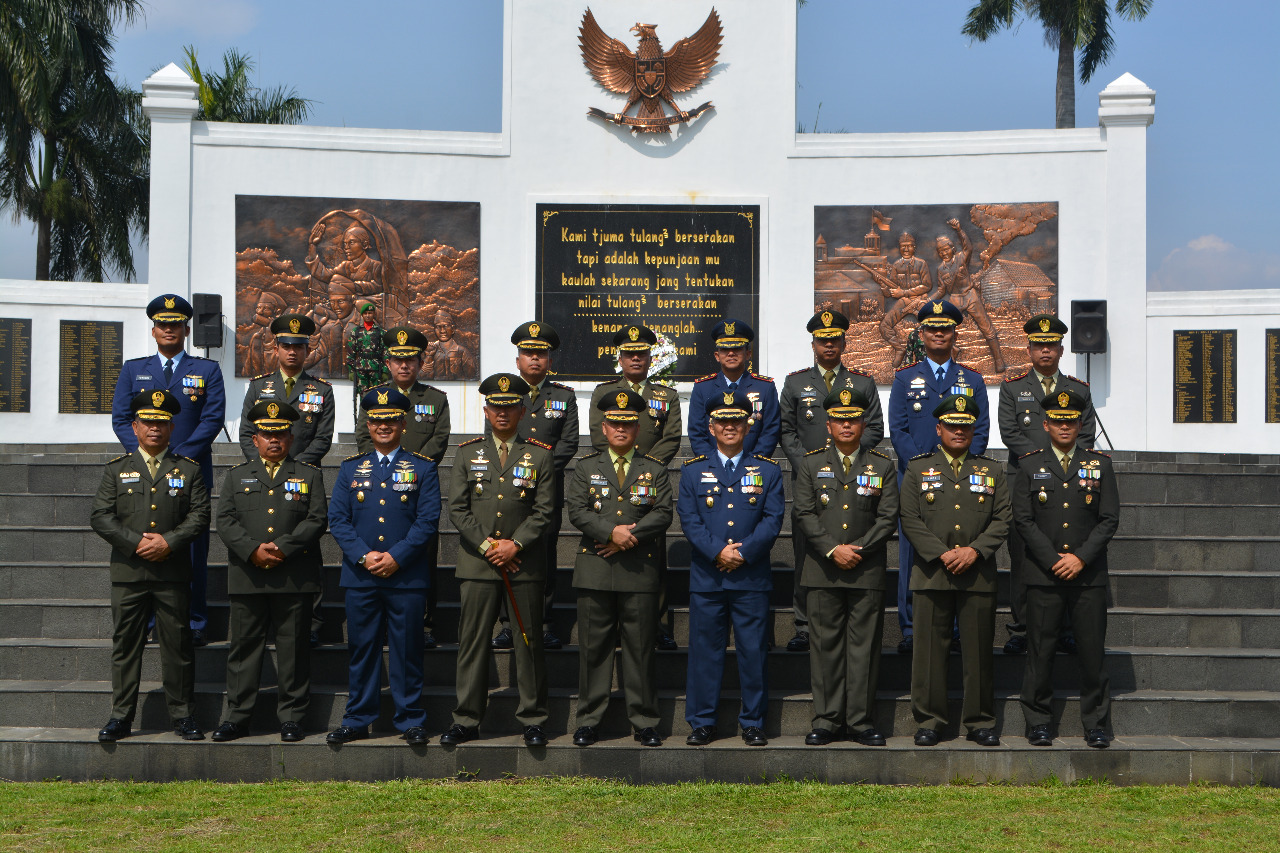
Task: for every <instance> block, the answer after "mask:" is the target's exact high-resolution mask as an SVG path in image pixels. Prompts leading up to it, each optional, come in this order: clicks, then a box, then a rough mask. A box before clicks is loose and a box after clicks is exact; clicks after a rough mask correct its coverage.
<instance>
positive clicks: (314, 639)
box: [310, 631, 320, 649]
mask: <svg viewBox="0 0 1280 853" xmlns="http://www.w3.org/2000/svg"><path fill="white" fill-rule="evenodd" d="M310 643H311V648H313V649H314V648H318V647H319V645H320V632H319V631H312V632H311V637H310Z"/></svg>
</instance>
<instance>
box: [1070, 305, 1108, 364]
mask: <svg viewBox="0 0 1280 853" xmlns="http://www.w3.org/2000/svg"><path fill="white" fill-rule="evenodd" d="M1071 351H1072V352H1079V353H1103V352H1106V351H1107V300H1105V299H1072V300H1071Z"/></svg>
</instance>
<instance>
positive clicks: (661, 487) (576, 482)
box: [565, 452, 674, 592]
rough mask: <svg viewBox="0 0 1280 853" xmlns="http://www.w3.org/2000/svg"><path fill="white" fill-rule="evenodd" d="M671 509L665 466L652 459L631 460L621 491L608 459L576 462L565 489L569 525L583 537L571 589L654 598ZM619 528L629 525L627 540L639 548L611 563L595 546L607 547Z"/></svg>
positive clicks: (635, 457)
mask: <svg viewBox="0 0 1280 853" xmlns="http://www.w3.org/2000/svg"><path fill="white" fill-rule="evenodd" d="M673 503H674V500H673V496H672V494H671V480H670V478H669V477H668V476H667V469H666V466H665V465H663V464H662V462H660V461H659V460H657V459H654V458H653V457H652V456H645V455H643V454H641V453H639V452H636V453H635V454H633V455H632V457H631V464H630V465H628V466H627V477H626V480H625V482H623V483H622V486H621V488H619V486H618V471H617V469H616V468H614V467H613V461H612V458H611V457H610V455H609V454H608V453H593V454H591V455H590V456H585V457H583V458H582V459H579V460H578V464H577V466H576V467H575V468H574V472H573V474H572V476H571V477H570V478H569V481H568V483H566V484H565V505H566V506H567V507H568V510H569V521H570V522H572V524H573V526H574V527H576V528H578V529H579V530H581V531H582V540H581V541H580V542H579V543H578V554H577V558H576V560H575V561H574V567H573V585H574V586H575V587H578V588H579V589H603V590H612V591H615V592H657V591H658V590H659V585H660V578H659V574H658V572H659V567H660V566H661V564H662V554H661V549H662V548H663V547H664V538H663V534H665V533H666V532H667V528H668V527H670V526H671V520H672V518H673V517H674V507H673ZM619 524H634V525H635V527H634V528H632V530H631V534H632V535H633V536H635V537H636V539H638V540H640V541H639V544H637V545H636V546H635V547H634V548H629V549H627V550H626V551H620V552H619V553H617V554H614V555H613V556H612V557H601V556H600V555H598V554H597V553H596V545H597V544H603V543H605V542H608V541H609V536H610V535H611V534H612V533H613V528H614V527H616V526H617V525H619Z"/></svg>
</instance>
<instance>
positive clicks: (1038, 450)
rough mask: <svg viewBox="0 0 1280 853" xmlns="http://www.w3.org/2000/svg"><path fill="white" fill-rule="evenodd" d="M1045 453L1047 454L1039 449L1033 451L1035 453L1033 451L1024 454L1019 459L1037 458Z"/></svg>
mask: <svg viewBox="0 0 1280 853" xmlns="http://www.w3.org/2000/svg"><path fill="white" fill-rule="evenodd" d="M1044 452H1045V451H1043V450H1040V449H1038V448H1037V449H1036V450H1033V451H1031V452H1030V453H1024V454H1022V455H1021V456H1019V457H1018V458H1019V459H1026V458H1027V457H1028V456H1035V455H1036V454H1037V453H1044Z"/></svg>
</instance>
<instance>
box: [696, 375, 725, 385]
mask: <svg viewBox="0 0 1280 853" xmlns="http://www.w3.org/2000/svg"><path fill="white" fill-rule="evenodd" d="M719 375H720V374H718V373H708V374H707V375H706V376H700V377H698V378H697V379H695V380H693V384H695V385H697V384H698V383H699V382H706V381H707V380H708V379H715V378H716V377H717V376H719Z"/></svg>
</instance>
